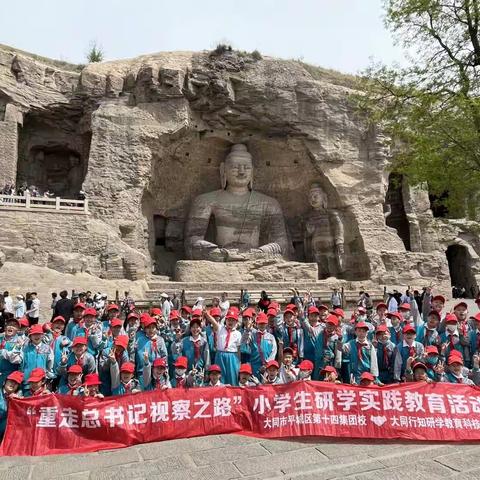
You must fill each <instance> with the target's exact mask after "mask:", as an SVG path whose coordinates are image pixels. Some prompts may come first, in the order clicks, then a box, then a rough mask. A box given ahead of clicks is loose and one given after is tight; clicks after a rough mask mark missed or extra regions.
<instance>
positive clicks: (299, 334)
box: [278, 325, 304, 365]
mask: <svg viewBox="0 0 480 480" xmlns="http://www.w3.org/2000/svg"><path fill="white" fill-rule="evenodd" d="M278 332H279V338H281V339H282V340H283V348H291V349H293V351H294V352H295V357H294V359H293V363H294V365H297V364H298V363H299V362H300V359H303V356H304V339H303V330H302V328H300V327H296V326H293V327H289V326H288V325H281V326H279V327H278Z"/></svg>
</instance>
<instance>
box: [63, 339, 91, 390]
mask: <svg viewBox="0 0 480 480" xmlns="http://www.w3.org/2000/svg"><path fill="white" fill-rule="evenodd" d="M74 364H77V365H80V366H81V367H82V371H83V374H84V375H88V374H89V373H95V372H96V370H97V365H96V362H95V359H94V358H93V356H92V355H90V354H89V353H88V352H87V338H86V337H75V338H74V339H73V341H72V347H71V352H70V353H64V354H63V355H62V358H61V361H60V365H59V366H58V368H57V375H59V376H60V385H65V384H66V383H67V370H68V367H70V366H71V365H74Z"/></svg>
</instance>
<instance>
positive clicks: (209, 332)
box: [205, 324, 250, 364]
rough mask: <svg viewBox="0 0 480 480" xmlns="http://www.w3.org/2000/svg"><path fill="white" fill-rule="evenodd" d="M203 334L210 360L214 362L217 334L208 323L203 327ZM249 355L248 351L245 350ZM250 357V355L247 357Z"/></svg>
mask: <svg viewBox="0 0 480 480" xmlns="http://www.w3.org/2000/svg"><path fill="white" fill-rule="evenodd" d="M205 336H206V337H207V342H208V348H209V349H210V361H211V363H212V364H214V363H215V353H216V351H217V346H216V340H217V336H216V334H215V332H214V331H213V328H212V326H211V325H210V324H209V325H207V326H206V327H205ZM245 353H248V355H250V351H248V352H245ZM249 358H250V357H249Z"/></svg>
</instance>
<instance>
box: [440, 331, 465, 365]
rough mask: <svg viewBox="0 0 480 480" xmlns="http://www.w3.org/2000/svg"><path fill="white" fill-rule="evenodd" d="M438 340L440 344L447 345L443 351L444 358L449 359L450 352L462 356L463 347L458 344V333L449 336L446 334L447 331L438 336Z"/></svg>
mask: <svg viewBox="0 0 480 480" xmlns="http://www.w3.org/2000/svg"><path fill="white" fill-rule="evenodd" d="M440 340H441V342H442V343H446V344H447V348H446V350H445V358H448V357H449V355H450V353H451V352H452V350H457V352H460V353H461V354H462V355H464V349H463V345H461V343H460V337H459V335H458V331H456V332H455V334H450V333H448V331H445V332H443V333H442V334H441V335H440ZM452 345H453V347H452Z"/></svg>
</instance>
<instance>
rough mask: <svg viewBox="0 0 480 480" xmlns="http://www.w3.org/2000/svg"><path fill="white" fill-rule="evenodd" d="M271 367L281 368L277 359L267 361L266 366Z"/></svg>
mask: <svg viewBox="0 0 480 480" xmlns="http://www.w3.org/2000/svg"><path fill="white" fill-rule="evenodd" d="M270 367H275V368H280V367H279V365H278V362H277V361H276V360H270V361H269V362H267V364H266V365H265V368H267V369H268V368H270Z"/></svg>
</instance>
